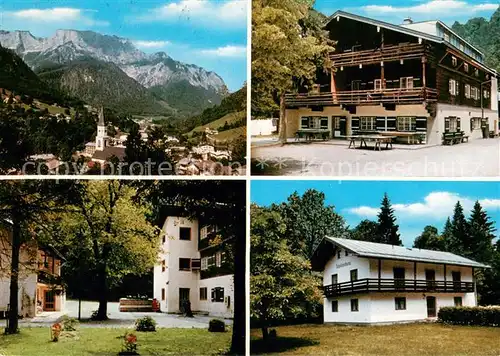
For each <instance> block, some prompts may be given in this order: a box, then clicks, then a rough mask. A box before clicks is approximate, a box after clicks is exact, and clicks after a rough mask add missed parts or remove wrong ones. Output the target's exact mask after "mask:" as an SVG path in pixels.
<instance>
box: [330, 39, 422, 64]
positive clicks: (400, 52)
mask: <svg viewBox="0 0 500 356" xmlns="http://www.w3.org/2000/svg"><path fill="white" fill-rule="evenodd" d="M427 54H428V50H427V46H426V45H423V44H416V43H408V44H400V45H396V46H387V47H384V48H383V49H382V48H375V49H369V50H363V51H349V52H343V53H331V54H330V60H331V61H332V66H333V67H335V68H340V67H352V66H359V65H360V64H365V65H366V64H375V63H378V64H380V62H391V61H400V60H408V59H419V58H422V57H423V56H425V55H427Z"/></svg>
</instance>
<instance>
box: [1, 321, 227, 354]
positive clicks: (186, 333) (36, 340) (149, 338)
mask: <svg viewBox="0 0 500 356" xmlns="http://www.w3.org/2000/svg"><path fill="white" fill-rule="evenodd" d="M126 331H127V330H126V329H117V328H115V329H111V328H81V329H79V331H78V332H77V336H78V339H70V338H65V339H61V340H60V341H59V342H52V341H50V330H49V328H48V327H46V328H23V329H21V333H20V334H18V335H0V355H1V356H18V355H19V356H20V355H22V356H31V355H33V356H49V355H50V356H61V355H64V356H71V355H75V356H76V355H117V354H118V352H120V351H121V346H122V339H121V338H120V337H121V336H123V335H124V334H125V332H126ZM128 331H129V332H131V331H132V330H128ZM134 333H135V335H137V345H138V348H137V351H138V353H139V354H140V355H217V354H221V353H224V352H225V351H227V350H228V349H229V343H230V340H231V333H230V332H225V333H210V332H208V331H207V330H203V329H158V330H157V331H156V332H149V333H145V332H134Z"/></svg>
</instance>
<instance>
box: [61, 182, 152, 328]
mask: <svg viewBox="0 0 500 356" xmlns="http://www.w3.org/2000/svg"><path fill="white" fill-rule="evenodd" d="M135 194H136V191H135V189H133V188H132V187H129V186H127V185H125V184H124V183H123V182H121V181H111V180H110V181H90V182H84V183H81V185H80V186H79V189H78V190H77V191H76V193H75V202H74V206H75V209H76V212H75V213H71V214H67V215H66V216H65V218H64V219H63V221H62V222H61V223H60V225H59V228H60V229H62V231H64V235H65V236H67V238H66V239H64V240H62V241H60V242H59V243H58V247H59V249H60V250H61V251H68V252H69V254H68V257H69V258H71V257H75V258H79V257H78V256H81V255H84V256H87V258H88V259H87V260H86V261H85V264H86V265H85V266H84V268H85V270H91V271H93V276H95V281H96V288H97V291H96V292H97V293H96V294H98V295H99V308H98V311H97V319H98V320H105V319H107V303H108V291H109V289H110V288H111V287H112V286H113V285H116V284H117V283H118V282H120V281H121V279H122V278H123V277H124V276H125V275H127V274H130V273H134V274H137V275H141V274H145V273H148V272H149V271H150V268H151V267H152V266H154V264H155V263H156V260H157V256H158V253H159V245H160V237H159V229H157V228H156V227H154V226H153V225H151V224H150V223H149V222H148V221H147V220H146V217H147V216H148V215H149V214H150V209H151V208H150V206H149V205H148V204H146V203H142V204H137V203H136V202H134V201H133V200H132V198H133V197H134V196H135ZM74 246H79V248H78V253H72V249H73V247H74ZM78 262H79V260H78V261H73V262H70V263H69V264H68V266H74V267H75V269H74V270H69V269H68V270H66V273H68V274H69V275H74V274H78V268H79V263H78Z"/></svg>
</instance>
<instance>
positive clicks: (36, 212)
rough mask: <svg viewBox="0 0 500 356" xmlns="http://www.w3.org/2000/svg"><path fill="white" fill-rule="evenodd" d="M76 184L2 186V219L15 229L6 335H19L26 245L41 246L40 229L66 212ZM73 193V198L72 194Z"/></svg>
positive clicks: (14, 183) (42, 182)
mask: <svg viewBox="0 0 500 356" xmlns="http://www.w3.org/2000/svg"><path fill="white" fill-rule="evenodd" d="M73 185H74V182H73V181H63V182H59V183H58V182H56V181H52V180H21V181H19V180H16V181H3V182H2V183H1V184H0V202H1V203H0V217H1V219H2V222H4V221H10V225H11V229H12V240H11V253H10V257H11V258H10V260H11V262H10V290H9V292H10V298H9V305H10V313H9V315H8V319H9V322H8V328H6V329H5V333H6V334H14V333H17V332H18V331H19V324H18V314H19V299H18V295H19V271H20V252H21V248H22V246H23V245H29V244H30V243H34V244H35V246H36V244H37V242H38V241H37V240H36V237H37V234H36V233H35V230H36V229H37V227H40V226H43V224H44V222H45V221H46V219H47V216H49V215H50V214H52V213H54V212H57V211H65V209H66V204H67V199H68V197H70V196H71V191H72V187H73ZM68 193H69V194H68Z"/></svg>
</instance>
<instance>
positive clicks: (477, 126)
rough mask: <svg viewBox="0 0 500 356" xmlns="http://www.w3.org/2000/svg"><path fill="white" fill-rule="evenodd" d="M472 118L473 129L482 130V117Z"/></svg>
mask: <svg viewBox="0 0 500 356" xmlns="http://www.w3.org/2000/svg"><path fill="white" fill-rule="evenodd" d="M471 120H472V130H481V118H480V117H473V118H472V119H471Z"/></svg>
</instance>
